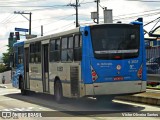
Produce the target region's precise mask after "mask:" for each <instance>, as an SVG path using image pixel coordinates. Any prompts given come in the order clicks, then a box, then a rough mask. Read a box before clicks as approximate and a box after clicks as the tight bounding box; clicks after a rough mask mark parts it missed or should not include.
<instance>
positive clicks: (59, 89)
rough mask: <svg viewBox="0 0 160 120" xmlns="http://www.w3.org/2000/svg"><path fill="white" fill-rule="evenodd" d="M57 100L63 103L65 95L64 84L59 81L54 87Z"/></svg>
mask: <svg viewBox="0 0 160 120" xmlns="http://www.w3.org/2000/svg"><path fill="white" fill-rule="evenodd" d="M54 93H55V99H56V101H57V102H58V103H62V99H63V93H62V84H61V82H60V81H59V80H57V81H56V83H55V87H54Z"/></svg>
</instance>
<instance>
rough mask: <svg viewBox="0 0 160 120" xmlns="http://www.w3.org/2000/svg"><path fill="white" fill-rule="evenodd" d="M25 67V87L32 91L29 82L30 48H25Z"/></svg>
mask: <svg viewBox="0 0 160 120" xmlns="http://www.w3.org/2000/svg"><path fill="white" fill-rule="evenodd" d="M24 57H25V63H24V64H25V65H24V66H25V67H24V78H25V87H26V88H27V89H30V82H29V47H27V48H25V56H24Z"/></svg>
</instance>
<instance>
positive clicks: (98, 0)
mask: <svg viewBox="0 0 160 120" xmlns="http://www.w3.org/2000/svg"><path fill="white" fill-rule="evenodd" d="M99 2H100V0H97V24H99Z"/></svg>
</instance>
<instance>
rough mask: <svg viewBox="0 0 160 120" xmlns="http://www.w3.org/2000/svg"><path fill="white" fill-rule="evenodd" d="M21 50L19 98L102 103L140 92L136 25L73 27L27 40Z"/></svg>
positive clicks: (142, 62)
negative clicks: (33, 93) (39, 96)
mask: <svg viewBox="0 0 160 120" xmlns="http://www.w3.org/2000/svg"><path fill="white" fill-rule="evenodd" d="M23 49H24V56H25V57H24V68H23V69H24V75H21V76H20V77H19V79H17V80H19V82H16V83H19V86H20V89H21V90H22V93H23V94H24V93H26V91H38V92H41V93H47V94H52V95H55V99H56V101H57V102H60V101H61V100H62V98H63V97H69V98H81V97H88V96H91V97H95V98H97V99H106V100H107V99H113V98H114V96H117V95H123V94H135V93H141V92H145V91H146V53H145V43H144V34H143V23H142V22H139V21H134V22H131V23H129V24H124V23H116V24H99V25H91V26H83V27H78V28H75V29H72V30H69V31H65V32H61V33H56V34H51V35H47V36H43V37H38V38H32V39H30V40H27V41H25V42H24V48H23ZM17 60H18V59H17ZM22 74H23V73H22ZM20 83H22V84H20Z"/></svg>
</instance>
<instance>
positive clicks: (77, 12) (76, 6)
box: [76, 0, 79, 27]
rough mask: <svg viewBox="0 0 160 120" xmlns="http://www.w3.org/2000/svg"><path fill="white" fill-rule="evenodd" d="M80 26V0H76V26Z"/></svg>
mask: <svg viewBox="0 0 160 120" xmlns="http://www.w3.org/2000/svg"><path fill="white" fill-rule="evenodd" d="M78 26H79V25H78V0H76V27H78Z"/></svg>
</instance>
